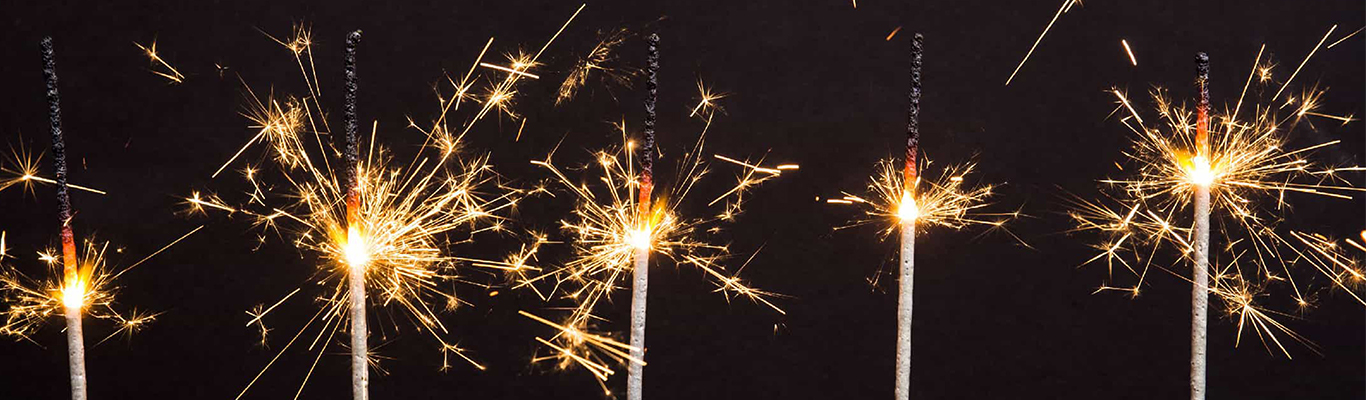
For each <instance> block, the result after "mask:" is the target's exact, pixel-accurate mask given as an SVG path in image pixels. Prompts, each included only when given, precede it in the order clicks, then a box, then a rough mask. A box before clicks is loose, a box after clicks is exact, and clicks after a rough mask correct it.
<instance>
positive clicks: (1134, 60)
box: [1119, 39, 1138, 67]
mask: <svg viewBox="0 0 1366 400" xmlns="http://www.w3.org/2000/svg"><path fill="white" fill-rule="evenodd" d="M1119 44H1122V45H1124V53H1125V54H1128V55H1129V63H1131V64H1133V65H1134V66H1135V67H1137V66H1138V59H1137V58H1134V50H1133V49H1131V48H1129V41H1128V40H1124V39H1120V40H1119Z"/></svg>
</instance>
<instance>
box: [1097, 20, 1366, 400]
mask: <svg viewBox="0 0 1366 400" xmlns="http://www.w3.org/2000/svg"><path fill="white" fill-rule="evenodd" d="M1331 32H1332V30H1331V29H1330V30H1329V33H1330V34H1331ZM1325 37H1327V35H1325ZM1322 45H1323V41H1322V40H1321V41H1320V42H1319V44H1318V45H1316V46H1315V49H1314V50H1313V51H1310V54H1309V56H1306V58H1305V61H1304V62H1301V63H1300V67H1298V68H1297V69H1296V73H1292V74H1291V78H1289V79H1287V80H1286V81H1285V82H1284V83H1281V88H1280V89H1278V90H1276V93H1277V94H1276V95H1273V96H1271V97H1269V100H1267V101H1268V102H1267V103H1264V104H1255V105H1253V106H1252V107H1251V108H1250V109H1251V115H1250V116H1244V115H1242V114H1241V112H1242V111H1243V110H1246V109H1245V108H1244V104H1243V103H1244V98H1245V97H1246V96H1247V93H1248V89H1249V88H1250V87H1252V85H1253V81H1254V79H1253V78H1254V77H1259V79H1257V84H1258V85H1259V86H1264V85H1267V84H1274V83H1276V82H1274V80H1273V79H1272V76H1271V71H1272V69H1273V66H1272V65H1273V64H1271V63H1270V60H1269V59H1267V58H1264V57H1263V54H1264V51H1265V46H1263V47H1262V49H1261V50H1259V51H1258V54H1257V57H1256V59H1255V60H1254V61H1253V66H1252V71H1251V72H1250V73H1249V75H1248V78H1247V82H1246V83H1245V84H1244V87H1243V90H1242V94H1240V95H1239V98H1238V101H1237V103H1236V105H1235V106H1234V107H1233V109H1232V110H1231V111H1228V112H1226V113H1221V114H1216V113H1214V112H1213V111H1212V110H1210V104H1209V103H1210V100H1209V87H1208V79H1209V75H1208V73H1209V66H1208V60H1209V59H1208V57H1207V56H1205V55H1204V54H1203V53H1201V54H1200V55H1199V56H1197V58H1196V66H1197V79H1196V89H1197V92H1198V93H1199V97H1198V102H1197V103H1196V106H1195V110H1194V112H1193V113H1192V112H1190V111H1187V110H1186V109H1184V108H1183V107H1181V106H1179V105H1174V104H1172V102H1171V101H1170V100H1168V99H1167V97H1166V94H1165V92H1164V91H1162V90H1161V89H1156V90H1154V92H1153V98H1154V101H1155V103H1156V105H1157V107H1156V108H1157V112H1158V114H1159V116H1160V119H1159V121H1158V123H1159V124H1160V126H1156V127H1155V126H1152V125H1150V123H1151V122H1152V121H1145V120H1144V119H1143V118H1142V117H1141V116H1140V114H1139V113H1138V111H1137V109H1135V107H1134V103H1133V102H1132V101H1130V99H1129V98H1127V97H1126V96H1125V95H1124V93H1123V92H1121V91H1119V90H1114V91H1113V93H1114V94H1115V96H1116V97H1117V98H1118V99H1119V106H1118V107H1119V109H1120V110H1126V111H1127V113H1128V114H1129V115H1128V116H1126V117H1124V118H1123V119H1121V121H1122V122H1123V123H1124V124H1125V126H1126V127H1128V128H1129V129H1130V130H1131V131H1132V132H1133V133H1134V134H1135V137H1134V148H1133V149H1132V150H1129V151H1126V152H1125V153H1124V154H1125V156H1126V157H1127V158H1128V160H1129V161H1130V162H1132V163H1133V164H1136V168H1135V170H1134V171H1133V172H1130V174H1129V176H1128V177H1125V178H1120V179H1107V180H1104V181H1102V182H1103V183H1104V184H1105V186H1104V187H1105V188H1115V189H1118V191H1119V194H1118V195H1111V196H1110V200H1114V201H1115V202H1116V203H1118V204H1117V205H1108V204H1109V202H1108V201H1105V202H1092V201H1086V200H1076V201H1075V204H1074V206H1075V209H1074V210H1073V211H1072V212H1071V213H1070V214H1071V217H1072V218H1073V220H1074V222H1075V223H1076V224H1077V227H1076V228H1075V231H1098V232H1101V233H1103V234H1105V236H1107V237H1108V239H1107V240H1106V242H1103V243H1101V244H1100V245H1098V246H1096V247H1097V249H1099V250H1100V254H1097V255H1096V256H1095V257H1092V258H1091V259H1089V260H1087V261H1086V263H1085V264H1090V263H1093V262H1100V261H1103V262H1105V263H1106V264H1107V266H1108V268H1109V269H1110V275H1111V280H1113V278H1114V276H1113V275H1114V274H1113V272H1114V268H1115V265H1116V264H1118V265H1120V266H1122V267H1123V268H1124V269H1127V270H1129V271H1131V272H1133V273H1134V274H1135V275H1136V276H1137V278H1138V280H1137V282H1136V283H1135V284H1134V285H1133V286H1131V287H1120V286H1115V285H1113V284H1111V283H1107V284H1106V285H1104V286H1102V287H1101V288H1100V289H1099V290H1097V292H1100V291H1111V290H1114V291H1123V292H1126V293H1130V294H1132V295H1134V296H1137V295H1138V293H1139V289H1140V287H1141V286H1142V285H1143V283H1144V282H1145V279H1146V277H1147V275H1148V271H1149V269H1150V268H1153V267H1156V268H1159V269H1163V270H1166V271H1168V272H1171V273H1173V274H1176V275H1178V276H1180V274H1177V273H1176V272H1173V269H1171V268H1167V267H1164V266H1162V265H1161V264H1163V263H1164V262H1162V261H1158V260H1156V259H1157V258H1158V250H1159V249H1161V248H1163V247H1169V246H1170V247H1172V248H1174V249H1175V250H1177V252H1178V254H1179V255H1180V257H1179V258H1178V260H1177V261H1178V262H1184V261H1185V260H1187V259H1188V260H1189V261H1191V262H1192V265H1193V266H1192V273H1191V277H1190V278H1189V279H1187V280H1188V281H1189V282H1191V283H1192V292H1191V294H1192V298H1191V306H1192V309H1191V322H1192V323H1191V371H1190V373H1191V375H1190V384H1191V398H1192V399H1203V398H1204V396H1205V386H1206V385H1205V356H1206V353H1207V348H1206V331H1207V318H1208V317H1207V313H1208V311H1207V310H1208V307H1209V304H1208V298H1209V296H1210V295H1213V296H1214V297H1215V298H1217V299H1219V300H1222V301H1223V302H1224V303H1225V304H1226V305H1227V309H1228V316H1229V317H1230V318H1231V319H1237V320H1238V336H1239V339H1241V337H1242V333H1243V332H1244V329H1243V328H1244V327H1251V329H1249V330H1250V331H1252V332H1254V333H1256V334H1257V336H1258V337H1259V338H1261V339H1262V342H1263V343H1264V344H1274V345H1275V346H1276V347H1277V348H1278V349H1279V350H1280V351H1281V352H1283V353H1285V354H1286V356H1290V353H1289V352H1288V350H1287V349H1286V348H1285V347H1284V346H1283V345H1282V344H1281V342H1280V340H1279V339H1278V338H1277V335H1278V334H1283V335H1286V336H1289V337H1291V338H1293V339H1295V340H1297V341H1300V342H1304V343H1306V344H1308V343H1307V341H1306V340H1304V338H1303V337H1301V336H1299V335H1297V334H1295V333H1294V332H1292V331H1291V330H1290V329H1289V328H1288V327H1286V326H1285V325H1283V324H1281V323H1279V322H1278V321H1276V320H1274V319H1273V317H1275V316H1276V315H1279V313H1277V312H1274V311H1270V310H1267V309H1265V308H1263V307H1262V306H1260V305H1258V304H1257V303H1256V302H1255V301H1254V300H1255V299H1257V298H1259V297H1264V296H1266V295H1267V294H1266V292H1267V290H1268V289H1269V288H1271V287H1273V286H1276V285H1281V284H1287V285H1289V286H1290V288H1291V289H1292V290H1293V293H1294V294H1293V296H1292V299H1293V300H1294V301H1295V302H1296V303H1297V304H1298V305H1299V306H1300V307H1308V306H1309V298H1308V297H1307V296H1306V295H1305V293H1306V281H1305V280H1303V279H1296V276H1295V275H1294V274H1293V273H1292V268H1291V267H1292V266H1293V265H1295V264H1298V263H1300V262H1302V261H1303V262H1308V263H1309V264H1310V265H1313V266H1315V269H1316V270H1317V271H1318V272H1321V273H1322V275H1324V276H1326V277H1328V278H1329V279H1330V280H1332V281H1333V282H1334V284H1335V285H1336V286H1338V287H1341V288H1343V289H1347V290H1348V292H1349V293H1350V292H1351V290H1350V289H1349V288H1348V286H1347V284H1346V282H1345V281H1346V280H1347V279H1346V278H1344V276H1356V274H1357V273H1359V272H1356V270H1355V269H1354V268H1352V267H1351V266H1350V265H1349V264H1345V263H1336V262H1331V260H1332V259H1331V258H1326V257H1323V256H1322V253H1324V252H1325V251H1327V246H1325V245H1324V244H1322V243H1317V242H1315V241H1311V240H1303V239H1302V238H1304V237H1308V236H1307V235H1308V234H1305V233H1302V232H1297V231H1291V232H1290V234H1289V235H1286V234H1283V233H1281V230H1280V229H1279V227H1278V225H1279V223H1280V222H1283V221H1287V220H1286V219H1284V218H1283V217H1281V216H1277V215H1269V214H1270V213H1269V212H1268V211H1269V210H1264V209H1263V208H1262V207H1260V206H1259V203H1262V202H1265V201H1268V200H1271V201H1272V202H1273V204H1274V205H1275V207H1274V209H1275V210H1285V209H1287V208H1288V202H1287V196H1288V195H1294V194H1296V193H1300V194H1310V195H1317V196H1325V197H1329V198H1340V199H1346V198H1351V197H1350V196H1349V195H1348V194H1347V193H1348V192H1353V191H1359V190H1360V189H1356V188H1352V187H1351V186H1350V185H1349V184H1348V183H1347V181H1346V180H1345V179H1344V178H1343V177H1342V174H1343V173H1345V172H1353V171H1361V170H1362V168H1360V167H1336V168H1334V167H1328V168H1324V167H1319V166H1317V165H1316V164H1314V163H1313V162H1311V161H1310V160H1309V159H1308V156H1309V155H1310V154H1312V153H1313V152H1315V151H1316V150H1320V149H1323V148H1326V147H1329V146H1332V145H1335V144H1336V143H1337V141H1328V142H1324V143H1317V144H1312V145H1309V146H1306V147H1301V148H1294V147H1291V141H1290V137H1289V134H1290V133H1291V132H1292V131H1294V129H1295V128H1296V126H1297V125H1298V124H1299V123H1300V122H1305V123H1306V125H1310V126H1312V124H1311V123H1309V118H1311V117H1318V118H1326V119H1332V120H1336V121H1341V122H1344V123H1345V122H1348V121H1352V120H1353V118H1351V117H1350V116H1346V117H1342V116H1333V115H1328V114H1322V113H1319V112H1317V111H1316V110H1317V109H1318V107H1319V106H1320V105H1319V104H1318V99H1319V97H1320V96H1321V95H1322V94H1323V92H1322V91H1321V90H1318V89H1317V88H1315V89H1312V90H1309V91H1307V92H1304V93H1303V94H1302V95H1300V96H1291V97H1290V98H1288V99H1285V100H1284V101H1280V102H1278V101H1277V100H1276V98H1277V97H1279V95H1280V93H1281V92H1283V91H1284V90H1285V87H1286V86H1287V85H1288V84H1289V83H1290V81H1291V80H1293V78H1294V76H1295V75H1297V74H1298V71H1299V69H1300V68H1302V67H1303V66H1304V64H1305V63H1307V62H1308V59H1309V58H1310V57H1312V56H1313V54H1314V53H1315V52H1316V51H1317V50H1318V49H1319V48H1320V47H1321V46H1322ZM1264 89H1270V88H1269V87H1262V88H1258V91H1262V90H1264ZM1266 93H1271V92H1270V91H1266ZM1286 109H1288V113H1286V114H1288V115H1285V116H1282V115H1278V114H1279V113H1282V112H1285V111H1281V110H1286ZM1117 165H1119V164H1117ZM1119 166H1120V168H1121V169H1124V166H1123V165H1119ZM1187 205H1190V206H1193V208H1194V218H1193V219H1192V220H1190V221H1189V222H1187V221H1185V220H1183V219H1181V218H1179V217H1177V215H1178V210H1181V209H1184V208H1185V207H1186V206H1187ZM1212 223H1217V226H1219V227H1220V232H1219V234H1220V235H1221V236H1222V237H1224V238H1225V240H1226V241H1227V245H1225V246H1222V249H1211V248H1210V238H1209V235H1210V228H1211V226H1212V225H1211V224H1212ZM1187 224H1189V225H1187ZM1297 238H1300V239H1297ZM1212 250H1222V251H1223V252H1225V253H1228V254H1229V255H1230V259H1229V260H1226V261H1224V262H1223V263H1222V264H1224V265H1215V263H1211V262H1210V254H1211V253H1210V252H1211V251H1212ZM1130 258H1133V259H1134V260H1133V261H1129V260H1128V259H1130ZM1140 263H1141V265H1140ZM1183 279H1185V278H1183ZM1353 297H1356V298H1357V299H1358V301H1360V300H1361V299H1360V297H1357V296H1356V295H1355V294H1353ZM1363 304H1366V302H1364V303H1363ZM1268 350H1270V347H1268Z"/></svg>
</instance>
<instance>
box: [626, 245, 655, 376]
mask: <svg viewBox="0 0 1366 400" xmlns="http://www.w3.org/2000/svg"><path fill="white" fill-rule="evenodd" d="M633 274H634V276H633V278H634V280H635V282H633V283H632V285H633V286H632V287H631V358H632V359H633V360H639V361H645V294H646V293H647V292H648V291H649V288H650V249H648V248H642V249H638V250H636V257H635V268H634V271H633ZM644 386H645V365H644V364H642V363H640V362H636V361H631V362H630V363H629V366H628V367H627V370H626V399H627V400H640V399H641V398H642V396H643V394H642V392H643V391H644V389H645V387H644Z"/></svg>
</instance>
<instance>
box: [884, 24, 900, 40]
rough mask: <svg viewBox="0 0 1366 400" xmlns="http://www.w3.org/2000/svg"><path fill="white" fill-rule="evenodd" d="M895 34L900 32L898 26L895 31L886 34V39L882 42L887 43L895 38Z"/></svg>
mask: <svg viewBox="0 0 1366 400" xmlns="http://www.w3.org/2000/svg"><path fill="white" fill-rule="evenodd" d="M897 32H901V27H900V26H898V27H896V29H892V33H888V34H887V39H884V41H888V42H890V41H892V38H893V37H895V36H896V33H897Z"/></svg>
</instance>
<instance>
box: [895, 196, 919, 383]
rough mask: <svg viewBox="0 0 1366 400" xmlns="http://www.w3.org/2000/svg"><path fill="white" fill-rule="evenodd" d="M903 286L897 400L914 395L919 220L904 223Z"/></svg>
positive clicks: (898, 322) (899, 301)
mask: <svg viewBox="0 0 1366 400" xmlns="http://www.w3.org/2000/svg"><path fill="white" fill-rule="evenodd" d="M898 281H899V282H900V285H901V290H900V293H899V294H898V296H897V312H896V390H895V394H896V400H907V399H909V398H910V397H911V299H912V297H913V296H912V292H914V291H915V221H914V220H907V221H903V222H901V276H900V279H898Z"/></svg>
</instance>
